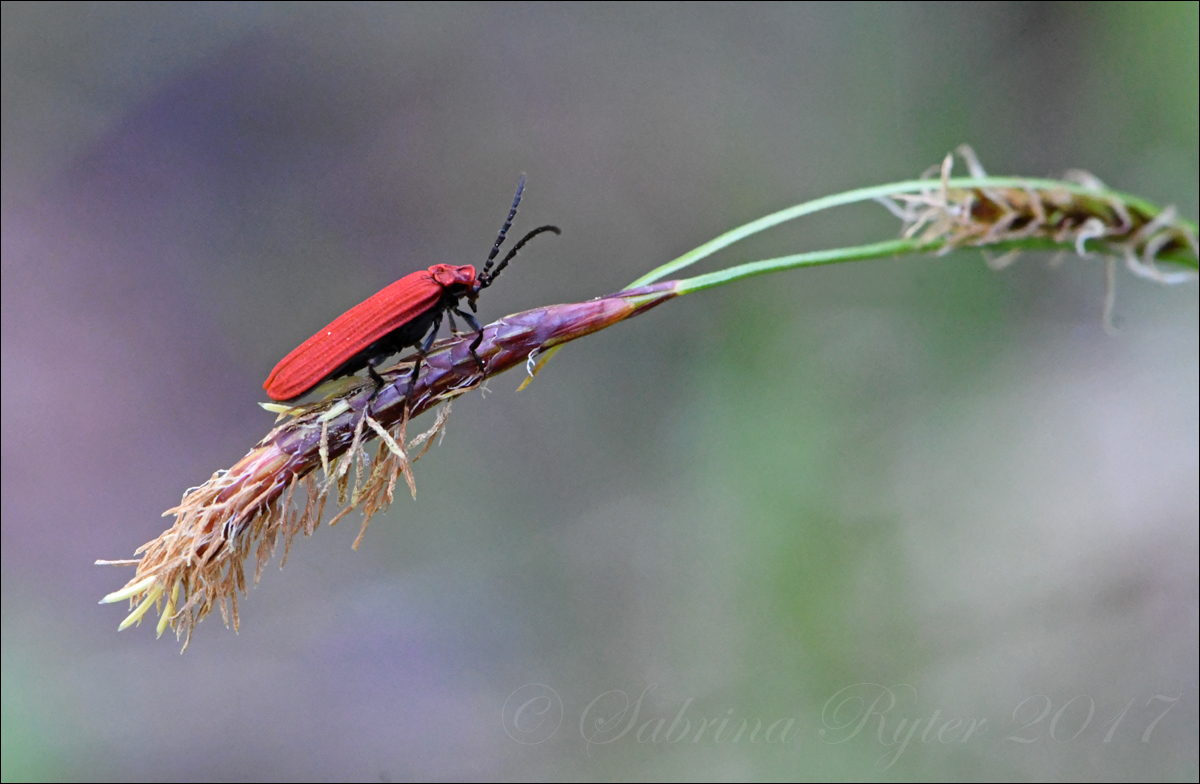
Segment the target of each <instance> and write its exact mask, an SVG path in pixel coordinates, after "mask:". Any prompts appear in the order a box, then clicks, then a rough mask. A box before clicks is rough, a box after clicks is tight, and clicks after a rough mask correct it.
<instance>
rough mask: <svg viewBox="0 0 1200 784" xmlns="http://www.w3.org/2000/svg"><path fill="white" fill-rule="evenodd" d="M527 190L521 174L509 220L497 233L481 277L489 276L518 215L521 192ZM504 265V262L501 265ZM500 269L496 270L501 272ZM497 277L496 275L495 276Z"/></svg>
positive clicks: (509, 212) (523, 176)
mask: <svg viewBox="0 0 1200 784" xmlns="http://www.w3.org/2000/svg"><path fill="white" fill-rule="evenodd" d="M524 190H525V175H524V174H522V175H521V181H520V182H518V183H517V195H516V196H514V197H513V204H512V209H511V210H509V211H508V220H506V221H504V225H503V226H501V227H500V233H499V234H498V235H496V244H495V245H493V246H492V252H491V253H489V254H488V257H487V263H485V264H484V265H483V273H482V275H481V276H480V277H485V278H486V277H487V274H488V270H490V269H491V268H492V261H493V260H495V258H496V254H498V253H499V252H500V246H501V245H503V244H504V235H506V234H508V230H509V229H511V228H512V222H513V218H515V217H517V205H519V204H520V203H521V193H523V192H524ZM500 266H501V267H503V266H504V264H503V263H501V265H500ZM499 271H500V270H496V272H499ZM493 277H495V276H493Z"/></svg>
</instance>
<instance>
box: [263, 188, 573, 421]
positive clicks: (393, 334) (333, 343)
mask: <svg viewBox="0 0 1200 784" xmlns="http://www.w3.org/2000/svg"><path fill="white" fill-rule="evenodd" d="M524 190H525V177H524V176H522V177H521V181H520V183H518V184H517V195H516V197H515V198H513V204H512V209H511V210H509V213H508V220H506V221H505V222H504V226H503V227H501V229H500V234H499V236H497V237H496V244H495V245H493V246H492V252H491V253H490V254H488V257H487V262H486V263H485V264H484V265H483V272H482V273H480V274H476V272H475V268H474V267H473V266H471V265H469V264H467V265H464V266H461V267H456V266H454V265H452V264H434V265H433V266H432V267H430V268H429V269H427V270H421V271H419V272H414V273H412V274H411V275H405V276H404V277H403V278H401V279H400V280H398V281H396V282H395V283H393V284H392V285H390V286H388V287H387V288H385V289H383V290H382V291H380V292H379V293H378V294H375V295H374V296H372V297H370V298H369V299H367V300H366V301H364V302H361V303H359V304H358V305H355V306H354V307H352V308H350V310H347V311H346V312H345V313H343V314H342V315H340V316H338V317H337V318H336V319H334V320H333V321H332V322H331V323H330V324H329V326H327V327H325V328H324V329H322V330H321V331H320V332H318V333H317V334H315V335H313V336H312V337H311V338H309V339H308V340H306V341H304V342H303V343H301V344H300V345H299V346H298V347H296V348H295V349H293V350H292V352H291V353H290V354H288V355H287V356H286V357H284V358H283V359H281V360H280V361H279V364H278V365H276V366H275V369H274V370H272V371H271V375H269V376H267V380H266V381H265V382H264V383H263V389H265V390H266V391H267V395H268V396H270V398H271V399H272V400H292V399H294V398H297V397H300V396H301V395H303V394H304V393H306V392H308V391H309V390H311V389H312V388H313V387H315V386H317V385H318V384H320V383H321V382H322V381H325V380H326V379H331V378H339V377H341V376H348V375H351V374H352V373H357V372H358V371H359V370H362V369H363V368H366V369H367V373H368V374H369V375H370V377H371V379H372V380H373V381H374V382H375V387H376V392H378V391H379V389H380V388H382V387H383V379H382V378H381V377H380V376H379V374H378V373H377V372H376V371H375V366H376V365H378V364H379V363H380V362H381V361H383V360H384V359H386V358H387V357H389V356H391V355H392V354H396V353H398V352H400V351H403V350H404V349H406V348H416V349H417V362H416V364H415V365H414V366H413V369H412V373H411V374H410V375H409V390H410V391H411V389H412V382H413V381H414V380H415V379H416V378H417V374H418V373H419V372H420V369H421V360H422V358H424V356H425V353H426V352H427V351H429V348H430V347H431V346H432V345H433V341H434V339H435V338H436V337H437V333H438V329H439V328H440V327H441V325H442V316H443V315H446V316H448V317H449V319H450V326H451V329H454V316H453V315H452V314H454V313H457V314H458V315H460V316H462V317H463V319H464V320H465V321H466V322H467V324H469V325H470V326H471V328H472V329H474V330H475V340H474V341H473V342H472V343H471V356H473V357H475V361H476V362H478V363H479V369H480V370H483V369H484V363H483V360H482V359H481V358H480V356H479V355H478V354H476V353H475V349H476V348H478V347H479V343H480V341H482V340H483V328H482V327H480V326H479V322H478V321H476V320H475V317H474V316H472V315H471V314H470V313H466V312H464V311H462V310H460V309H459V307H458V302H459V300H460V299H462V298H463V297H466V299H467V304H468V305H469V306H470V308H471V310H472V311H473V312H474V311H475V299H476V298H477V297H478V296H479V292H480V291H482V290H483V289H485V288H487V287H488V286H490V285H492V282H493V281H494V280H495V279H496V276H498V275H499V274H500V272H501V271H502V270H503V269H504V268H505V267H506V266H508V262H510V261H512V259H513V257H514V256H516V255H517V252H518V251H520V250H521V248H522V247H524V246H525V243H527V242H529V240H531V239H533V238H534V237H536V236H537V235H539V234H541V233H542V232H545V231H552V232H554V233H555V234H561V232H560V231H559V229H558V227H557V226H539V227H538V228H536V229H534V230H533V231H531V232H529V233H528V234H526V235H525V236H524V237H522V238H521V241H520V242H518V243H517V244H516V245H514V246H513V247H512V249H511V250H509V252H508V253H507V254H506V255H505V256H504V258H503V259H502V260H501V261H500V263H499V264H497V265H496V269H495V270H494V271H493V270H492V263H493V262H494V261H495V258H496V255H497V254H499V252H500V246H501V245H503V244H504V237H505V235H506V234H507V233H508V230H509V228H510V227H511V226H512V221H513V218H514V217H515V216H516V214H517V205H519V204H520V203H521V193H522V191H524Z"/></svg>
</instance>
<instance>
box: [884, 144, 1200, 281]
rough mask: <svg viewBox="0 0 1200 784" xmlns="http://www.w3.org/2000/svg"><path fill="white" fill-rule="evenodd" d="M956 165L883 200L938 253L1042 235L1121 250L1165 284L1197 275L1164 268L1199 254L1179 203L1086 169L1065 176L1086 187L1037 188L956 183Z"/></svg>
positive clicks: (949, 159) (969, 157)
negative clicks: (1143, 195) (1120, 188)
mask: <svg viewBox="0 0 1200 784" xmlns="http://www.w3.org/2000/svg"><path fill="white" fill-rule="evenodd" d="M957 152H958V154H959V156H960V157H962V158H963V160H964V161H965V162H966V164H967V168H968V170H969V172H970V174H971V176H972V177H986V176H987V172H985V171H984V170H983V166H982V165H980V163H979V159H978V158H976V156H975V152H974V151H973V150H972V149H971V148H970V147H969V146H967V145H965V144H964V145H962V146H960V147H959V148H958V150H957ZM953 168H954V155H953V154H948V155H947V156H946V158H945V160H943V161H942V165H941V167H940V169H934V170H933V171H934V172H940V178H939V179H938V180H930V187H929V189H928V190H925V191H922V192H920V193H899V194H895V195H893V196H891V197H887V198H884V199H880V201H881V202H882V203H883V204H884V205H885V206H886V207H887V208H888V209H889V210H891V211H892V213H893V214H895V215H896V216H897V217H899V218H900V219H901V220H903V221H904V231H903V236H904V237H906V238H912V237H917V238H919V239H920V240H921V242H923V243H934V242H941V243H943V244H942V247H941V249H940V250H939V251H938V253H939V254H945V253H949V252H950V251H953V250H957V249H960V248H966V247H988V246H995V245H1002V244H1003V243H1005V242H1015V241H1021V240H1029V239H1042V240H1045V241H1046V242H1047V244H1048V245H1049V244H1054V245H1059V246H1061V245H1062V244H1063V243H1068V244H1071V245H1073V246H1074V247H1075V252H1076V253H1077V254H1078V255H1080V256H1083V257H1087V256H1090V255H1091V252H1090V251H1089V247H1090V248H1092V249H1094V250H1098V251H1102V252H1104V253H1106V254H1109V255H1112V254H1115V255H1117V256H1119V257H1122V258H1124V260H1125V262H1126V265H1127V266H1128V268H1129V270H1130V271H1131V272H1133V273H1134V274H1135V275H1138V276H1140V277H1143V278H1148V279H1150V280H1154V281H1156V282H1159V283H1181V282H1184V281H1187V280H1193V279H1195V277H1196V273H1195V271H1194V270H1178V269H1175V270H1171V271H1165V270H1162V269H1160V268H1159V266H1158V262H1159V261H1161V260H1163V259H1167V258H1170V257H1172V256H1181V255H1182V256H1185V257H1186V256H1189V255H1190V258H1191V259H1195V258H1196V256H1197V255H1200V246H1198V245H1197V239H1196V234H1195V232H1194V231H1193V230H1192V229H1191V227H1189V226H1188V224H1187V223H1186V222H1184V221H1181V220H1179V219H1178V218H1177V216H1176V214H1175V209H1174V208H1173V207H1167V208H1166V209H1164V210H1162V211H1157V210H1150V209H1146V208H1144V207H1142V206H1141V205H1140V204H1139V201H1138V200H1134V199H1129V198H1122V197H1121V195H1119V194H1116V193H1113V192H1112V191H1110V190H1108V189H1107V188H1106V187H1105V186H1104V184H1103V183H1102V182H1100V180H1099V179H1097V178H1096V177H1094V176H1092V175H1091V174H1088V173H1087V172H1082V171H1072V172H1069V173H1068V174H1067V178H1068V179H1069V180H1070V181H1072V182H1074V183H1078V184H1079V185H1081V186H1083V188H1082V192H1080V189H1071V190H1068V189H1067V188H1065V187H1061V186H1060V187H1040V186H1036V185H1035V184H1036V183H1037V181H1036V180H1031V181H1030V182H1031V183H1035V184H1030V185H1023V186H1021V187H1011V188H969V189H964V188H953V187H951V186H950V174H951V171H952V169H953ZM927 174H928V172H927ZM895 200H899V201H900V202H902V204H899V205H898V204H897V203H896V201H895ZM1089 243H1091V245H1089ZM1019 253H1020V251H1019V250H1013V251H1009V252H1008V253H1007V254H1005V255H1004V256H1001V257H1000V258H996V259H989V262H988V263H989V264H990V265H991V266H992V267H993V268H994V269H1000V268H1003V267H1005V266H1008V265H1009V264H1011V263H1012V262H1013V261H1015V260H1016V258H1017V255H1018V254H1019ZM1193 263H1194V262H1193Z"/></svg>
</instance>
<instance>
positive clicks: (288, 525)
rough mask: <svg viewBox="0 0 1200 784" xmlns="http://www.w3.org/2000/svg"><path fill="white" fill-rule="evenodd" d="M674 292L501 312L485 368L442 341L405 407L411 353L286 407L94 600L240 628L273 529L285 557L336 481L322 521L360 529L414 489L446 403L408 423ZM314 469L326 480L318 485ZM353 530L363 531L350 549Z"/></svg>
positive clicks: (182, 625) (176, 621)
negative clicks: (248, 573) (417, 430)
mask: <svg viewBox="0 0 1200 784" xmlns="http://www.w3.org/2000/svg"><path fill="white" fill-rule="evenodd" d="M677 295H678V290H677V284H676V282H675V281H668V282H664V283H656V284H654V285H651V286H644V287H641V288H637V289H630V290H628V291H621V292H618V293H616V294H611V295H609V296H607V297H600V298H597V299H593V300H588V301H587V302H578V303H572V304H567V305H551V306H549V307H544V308H537V309H534V310H527V311H525V312H523V313H517V314H514V315H511V316H505V317H504V318H502V319H500V320H498V321H495V322H493V323H491V324H489V325H487V326H486V327H484V330H483V340H482V342H481V343H480V345H479V347H478V349H477V352H478V354H479V355H480V356H481V357H482V358H483V360H484V362H485V364H486V368H485V370H483V371H480V369H479V366H478V364H477V363H476V362H475V359H474V358H473V357H472V356H471V352H470V344H471V342H472V341H473V340H474V338H475V335H474V334H472V333H467V334H464V335H460V336H456V337H453V338H450V339H448V340H443V341H440V342H439V343H437V344H436V345H435V346H434V347H433V348H432V349H431V350H430V352H429V353H428V354H427V355H426V358H425V360H424V363H423V367H422V370H421V374H420V376H419V377H418V378H417V379H416V380H415V382H414V384H413V390H412V394H411V395H408V396H407V397H408V399H409V400H410V402H411V410H409V411H408V412H407V413H406V412H405V410H404V408H405V398H406V393H407V392H408V390H407V386H408V377H409V373H410V371H411V369H412V361H411V360H408V361H402V362H400V363H398V364H397V365H395V366H393V367H391V368H389V369H388V370H386V371H384V372H383V373H382V374H381V375H382V376H383V379H384V382H385V384H384V386H383V387H382V388H381V389H379V390H378V392H375V386H374V384H373V383H371V382H365V383H363V384H359V385H357V386H354V387H352V388H350V389H348V390H345V391H343V392H341V393H339V394H335V395H333V396H331V397H328V398H326V399H324V400H321V401H319V402H317V403H312V404H308V405H304V406H299V407H296V408H294V409H290V410H288V411H287V412H286V413H287V414H290V415H291V416H292V418H291V419H290V420H289V421H287V422H285V423H283V424H282V425H280V426H279V427H276V428H275V429H274V430H272V431H271V432H270V433H268V434H267V436H266V437H265V438H264V439H263V440H262V441H260V442H259V443H258V444H256V445H255V446H254V448H253V449H251V450H250V452H249V453H248V454H247V455H246V456H245V457H243V458H242V459H241V460H239V461H238V462H237V464H236V465H234V466H233V467H232V468H230V469H229V470H228V471H218V472H217V473H215V474H213V476H212V478H211V479H209V480H208V481H207V482H205V483H204V484H203V485H201V486H199V487H196V488H192V489H191V490H188V491H187V492H186V493H185V494H184V496H183V499H182V501H181V502H180V504H179V506H177V507H175V508H174V509H170V510H168V511H167V512H166V514H173V515H175V518H176V519H175V523H174V525H172V526H171V528H169V529H168V530H167V531H165V532H163V533H162V534H161V535H160V536H159V537H158V538H156V539H154V540H153V541H150V542H147V543H146V544H144V545H142V546H141V547H139V548H138V550H137V552H138V553H141V554H142V557H141V559H140V560H138V561H137V562H136V563H137V573H136V574H135V575H134V576H133V578H132V579H131V580H130V581H129V582H128V583H127V584H126V585H125V587H124V588H123V589H121V590H119V591H115V592H114V593H111V594H109V595H108V596H106V597H104V599H103V600H102V601H103V602H116V601H121V600H124V599H128V600H130V601H131V602H132V604H133V605H134V609H133V611H132V612H131V613H130V614H129V616H128V617H127V618H126V619H125V621H124V622H123V623H122V625H121V628H125V627H126V626H128V625H130V624H132V623H136V622H138V621H140V620H141V618H142V616H143V615H145V613H146V612H147V611H148V610H149V609H150V608H151V607H152V606H157V607H158V608H159V622H158V632H159V634H162V632H163V630H164V629H165V628H166V627H167V626H168V625H170V626H172V627H173V628H174V629H175V631H176V634H177V635H179V636H182V637H184V638H185V639H190V637H191V632H192V629H193V627H194V626H195V624H196V623H197V622H198V621H199V620H200V619H201V618H203V617H204V616H205V615H207V614H208V613H209V612H210V611H211V610H212V609H213V608H214V607H219V608H220V610H221V614H222V616H223V617H224V618H225V621H226V623H228V622H229V621H230V620H231V617H230V616H231V615H232V621H233V624H234V628H237V625H238V610H237V594H238V593H239V592H241V593H244V592H245V591H246V586H247V582H246V577H245V573H244V568H243V562H244V561H245V559H246V558H247V557H248V556H249V554H250V550H251V548H252V547H253V548H254V549H255V552H256V560H257V566H256V569H255V577H254V579H255V581H256V582H257V580H258V578H259V576H260V575H261V574H262V568H263V566H264V565H265V564H266V562H267V561H268V560H269V559H270V556H271V553H272V552H273V551H274V549H275V545H276V543H277V542H278V540H279V539H280V537H282V538H283V539H284V542H285V549H284V556H283V561H286V560H287V550H288V548H290V546H291V540H292V537H293V536H294V535H295V534H296V533H298V532H300V531H304V532H305V534H306V535H307V534H311V533H312V532H313V530H314V529H315V527H316V524H317V522H319V520H320V518H321V512H322V510H323V509H324V506H325V502H326V500H328V497H329V495H330V492H331V490H334V489H336V493H337V498H338V503H339V505H342V507H343V508H342V509H341V511H339V512H338V513H337V514H336V515H335V516H334V517H333V519H332V520H330V524H331V525H332V524H333V523H336V522H337V521H338V520H340V519H341V518H342V517H344V516H345V515H346V514H347V513H349V512H350V511H351V510H353V509H357V508H361V509H362V511H363V518H364V519H363V531H364V532H365V530H366V525H367V522H368V521H369V520H370V518H371V516H372V515H373V514H375V513H376V512H378V511H380V510H382V509H384V508H386V507H387V505H388V504H390V503H391V501H392V497H393V490H394V489H395V486H396V483H397V480H398V479H399V477H400V476H401V475H403V476H404V479H405V481H406V482H407V483H408V485H409V487H410V489H413V491H414V492H415V485H414V484H413V479H412V472H411V464H412V463H413V462H415V461H416V459H417V458H419V457H420V456H421V454H424V450H425V449H428V448H429V445H430V444H431V443H432V441H433V436H435V435H436V434H437V433H438V432H439V431H440V430H441V428H442V427H443V425H444V424H445V417H446V413H447V410H448V409H446V408H443V409H442V412H441V414H439V416H438V418H437V420H436V422H435V423H434V425H433V427H432V428H430V429H429V430H428V431H427V432H425V433H422V434H421V435H419V436H417V437H415V438H413V439H411V440H406V436H405V429H406V427H407V423H408V421H409V420H410V419H412V418H414V417H416V416H418V415H420V414H422V413H424V412H425V411H428V410H429V409H430V408H433V407H435V406H437V405H438V404H439V403H442V402H448V401H450V400H451V399H453V398H455V397H458V396H459V395H461V394H463V393H464V392H467V391H469V390H471V389H474V388H476V387H478V386H479V385H481V384H482V383H483V382H484V381H485V380H487V379H488V378H490V377H491V376H495V375H498V374H500V373H503V372H504V371H506V370H509V369H511V368H513V367H515V366H517V365H523V364H526V363H528V362H530V361H531V360H532V359H533V358H535V357H536V356H537V355H539V354H544V353H545V352H546V351H548V350H550V349H553V348H554V347H556V346H560V345H562V344H563V343H567V342H569V341H572V340H575V339H576V338H581V337H583V336H584V335H589V334H591V333H593V332H596V331H597V330H601V329H604V328H605V327H609V326H612V325H613V324H616V323H617V322H619V321H624V320H625V319H627V318H630V317H632V316H636V315H638V314H639V313H643V312H645V311H647V310H649V309H650V308H653V307H654V306H656V305H658V304H660V303H662V302H665V301H667V300H668V299H671V298H673V297H675V296H677ZM372 393H375V394H374V396H373V397H372ZM372 438H378V439H379V441H380V445H379V447H378V449H377V450H376V452H375V455H374V456H370V455H368V453H367V449H366V444H367V442H369V441H370V440H371V439H372ZM422 444H424V448H423V449H422V450H421V452H420V453H418V454H416V455H411V456H410V454H409V450H410V449H415V448H416V447H418V446H421V445H422ZM351 468H353V469H354V471H353V474H354V478H353V484H352V485H351V478H350V475H351V473H352V472H351V470H350V469H351ZM321 469H323V473H324V479H323V480H321V481H318V480H317V479H316V475H317V474H318V473H321ZM300 486H303V488H304V490H305V500H304V502H303V503H301V501H300V497H299V495H297V494H296V490H297V489H298V487H300ZM293 501H294V503H293ZM361 538H362V534H361V533H360V534H359V539H356V540H355V543H354V546H355V547H357V546H358V542H359V541H360V540H361ZM256 542H257V546H256V547H255V546H254V545H255V543H256ZM281 565H282V563H281ZM227 599H228V601H229V605H230V607H229V609H227V607H226V600H227ZM163 602H165V606H164V605H163ZM185 647H186V643H185Z"/></svg>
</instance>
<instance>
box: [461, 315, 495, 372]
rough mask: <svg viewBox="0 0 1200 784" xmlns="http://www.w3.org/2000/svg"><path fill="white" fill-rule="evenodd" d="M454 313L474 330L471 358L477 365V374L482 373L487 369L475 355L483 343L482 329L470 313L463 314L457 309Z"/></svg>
mask: <svg viewBox="0 0 1200 784" xmlns="http://www.w3.org/2000/svg"><path fill="white" fill-rule="evenodd" d="M454 312H455V313H457V314H458V315H460V316H462V317H463V320H464V321H466V322H467V324H468V325H470V327H471V329H473V330H475V339H474V340H472V341H471V356H472V357H473V358H474V359H475V364H476V365H479V372H480V373H482V372H483V371H484V370H486V369H487V365H485V364H484V362H483V359H482V358H481V357H480V356H479V355H478V354H476V353H475V349H477V348H479V344H480V343H482V342H483V327H481V326H479V322H478V321H477V320H476V319H475V317H474V316H472V315H471V314H470V313H464V312H463V311H461V310H459V309H458V308H455V309H454Z"/></svg>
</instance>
